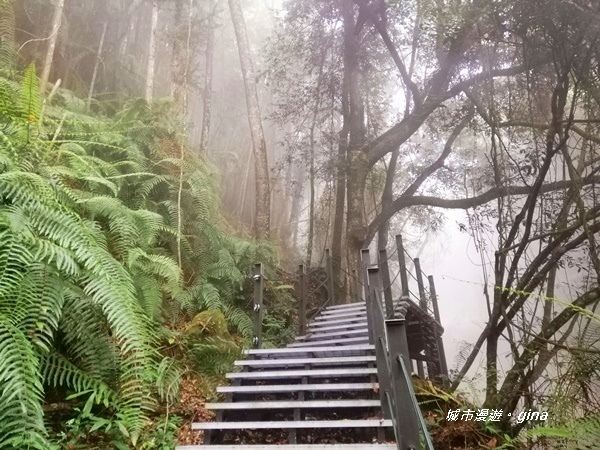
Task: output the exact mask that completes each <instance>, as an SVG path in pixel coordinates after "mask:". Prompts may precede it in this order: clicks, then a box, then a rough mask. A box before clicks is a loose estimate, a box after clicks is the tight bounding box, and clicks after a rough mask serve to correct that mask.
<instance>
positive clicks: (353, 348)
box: [243, 344, 375, 356]
mask: <svg viewBox="0 0 600 450" xmlns="http://www.w3.org/2000/svg"><path fill="white" fill-rule="evenodd" d="M373 351H375V346H374V345H370V344H360V345H345V346H343V347H341V346H331V347H306V348H261V349H252V350H244V352H243V354H244V355H251V356H258V355H287V354H306V353H342V352H371V353H372V352H373Z"/></svg>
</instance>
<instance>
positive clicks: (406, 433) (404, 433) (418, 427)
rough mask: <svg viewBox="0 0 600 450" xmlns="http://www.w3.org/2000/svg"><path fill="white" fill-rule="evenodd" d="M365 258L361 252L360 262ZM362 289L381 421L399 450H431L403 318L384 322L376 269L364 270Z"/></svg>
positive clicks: (379, 281)
mask: <svg viewBox="0 0 600 450" xmlns="http://www.w3.org/2000/svg"><path fill="white" fill-rule="evenodd" d="M366 256H367V255H366V254H365V252H363V260H364V259H365V257H366ZM365 285H366V287H367V288H366V289H365V293H366V295H365V296H366V302H367V319H368V322H369V329H370V330H371V335H370V340H371V341H372V343H373V344H374V345H375V354H376V359H377V372H378V379H379V395H380V399H381V405H382V410H383V415H384V418H385V419H390V420H391V421H392V424H393V428H394V434H395V438H396V443H397V446H398V449H399V450H433V443H432V441H431V437H430V436H429V432H428V430H427V426H426V424H425V420H424V419H423V416H422V414H421V409H420V407H419V404H418V402H417V397H416V395H415V391H414V389H413V386H412V379H411V376H410V373H409V371H408V369H407V366H408V365H409V364H410V356H409V350H408V341H407V337H406V323H405V318H404V317H399V318H392V319H386V313H385V311H384V305H383V301H382V298H383V297H382V295H381V291H382V289H381V286H382V280H381V273H380V271H379V268H377V267H369V268H367V270H366V276H365Z"/></svg>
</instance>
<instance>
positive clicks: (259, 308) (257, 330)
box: [252, 263, 264, 348]
mask: <svg viewBox="0 0 600 450" xmlns="http://www.w3.org/2000/svg"><path fill="white" fill-rule="evenodd" d="M252 280H253V281H254V308H253V317H252V319H253V327H252V329H253V336H254V337H253V338H252V347H254V348H260V346H261V344H262V322H263V293H264V277H263V265H262V263H257V264H255V265H254V273H253V274H252Z"/></svg>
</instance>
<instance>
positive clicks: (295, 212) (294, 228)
mask: <svg viewBox="0 0 600 450" xmlns="http://www.w3.org/2000/svg"><path fill="white" fill-rule="evenodd" d="M293 178H294V190H293V191H292V207H291V208H290V217H289V220H288V226H287V227H286V229H287V236H288V238H291V247H290V248H291V249H296V248H297V242H298V219H299V217H300V208H301V206H302V199H303V195H302V194H303V192H304V183H305V176H304V171H303V170H302V168H301V167H300V166H298V165H297V166H296V167H295V169H294V174H293ZM284 237H285V236H284Z"/></svg>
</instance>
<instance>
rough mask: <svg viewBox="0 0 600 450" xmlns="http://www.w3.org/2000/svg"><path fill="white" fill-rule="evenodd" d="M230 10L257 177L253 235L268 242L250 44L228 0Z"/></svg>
mask: <svg viewBox="0 0 600 450" xmlns="http://www.w3.org/2000/svg"><path fill="white" fill-rule="evenodd" d="M229 10H230V11H231V19H232V21H233V28H234V29H235V35H236V38H237V43H238V51H239V54H240V64H241V67H242V74H243V77H244V86H245V89H246V104H247V107H248V122H249V124H250V132H251V134H252V146H253V149H254V156H255V158H254V162H255V166H254V167H255V176H256V210H255V214H256V215H255V223H254V226H255V228H254V235H255V237H256V238H257V239H268V238H269V231H270V227H271V198H270V194H271V193H270V186H269V185H270V183H269V163H268V159H267V146H266V143H265V135H264V131H263V127H262V119H261V114H260V106H259V103H258V91H257V86H256V78H255V76H254V69H253V67H252V58H251V57H250V44H249V43H248V36H247V34H246V24H245V23H244V15H243V13H242V8H241V6H240V1H239V0H229Z"/></svg>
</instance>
